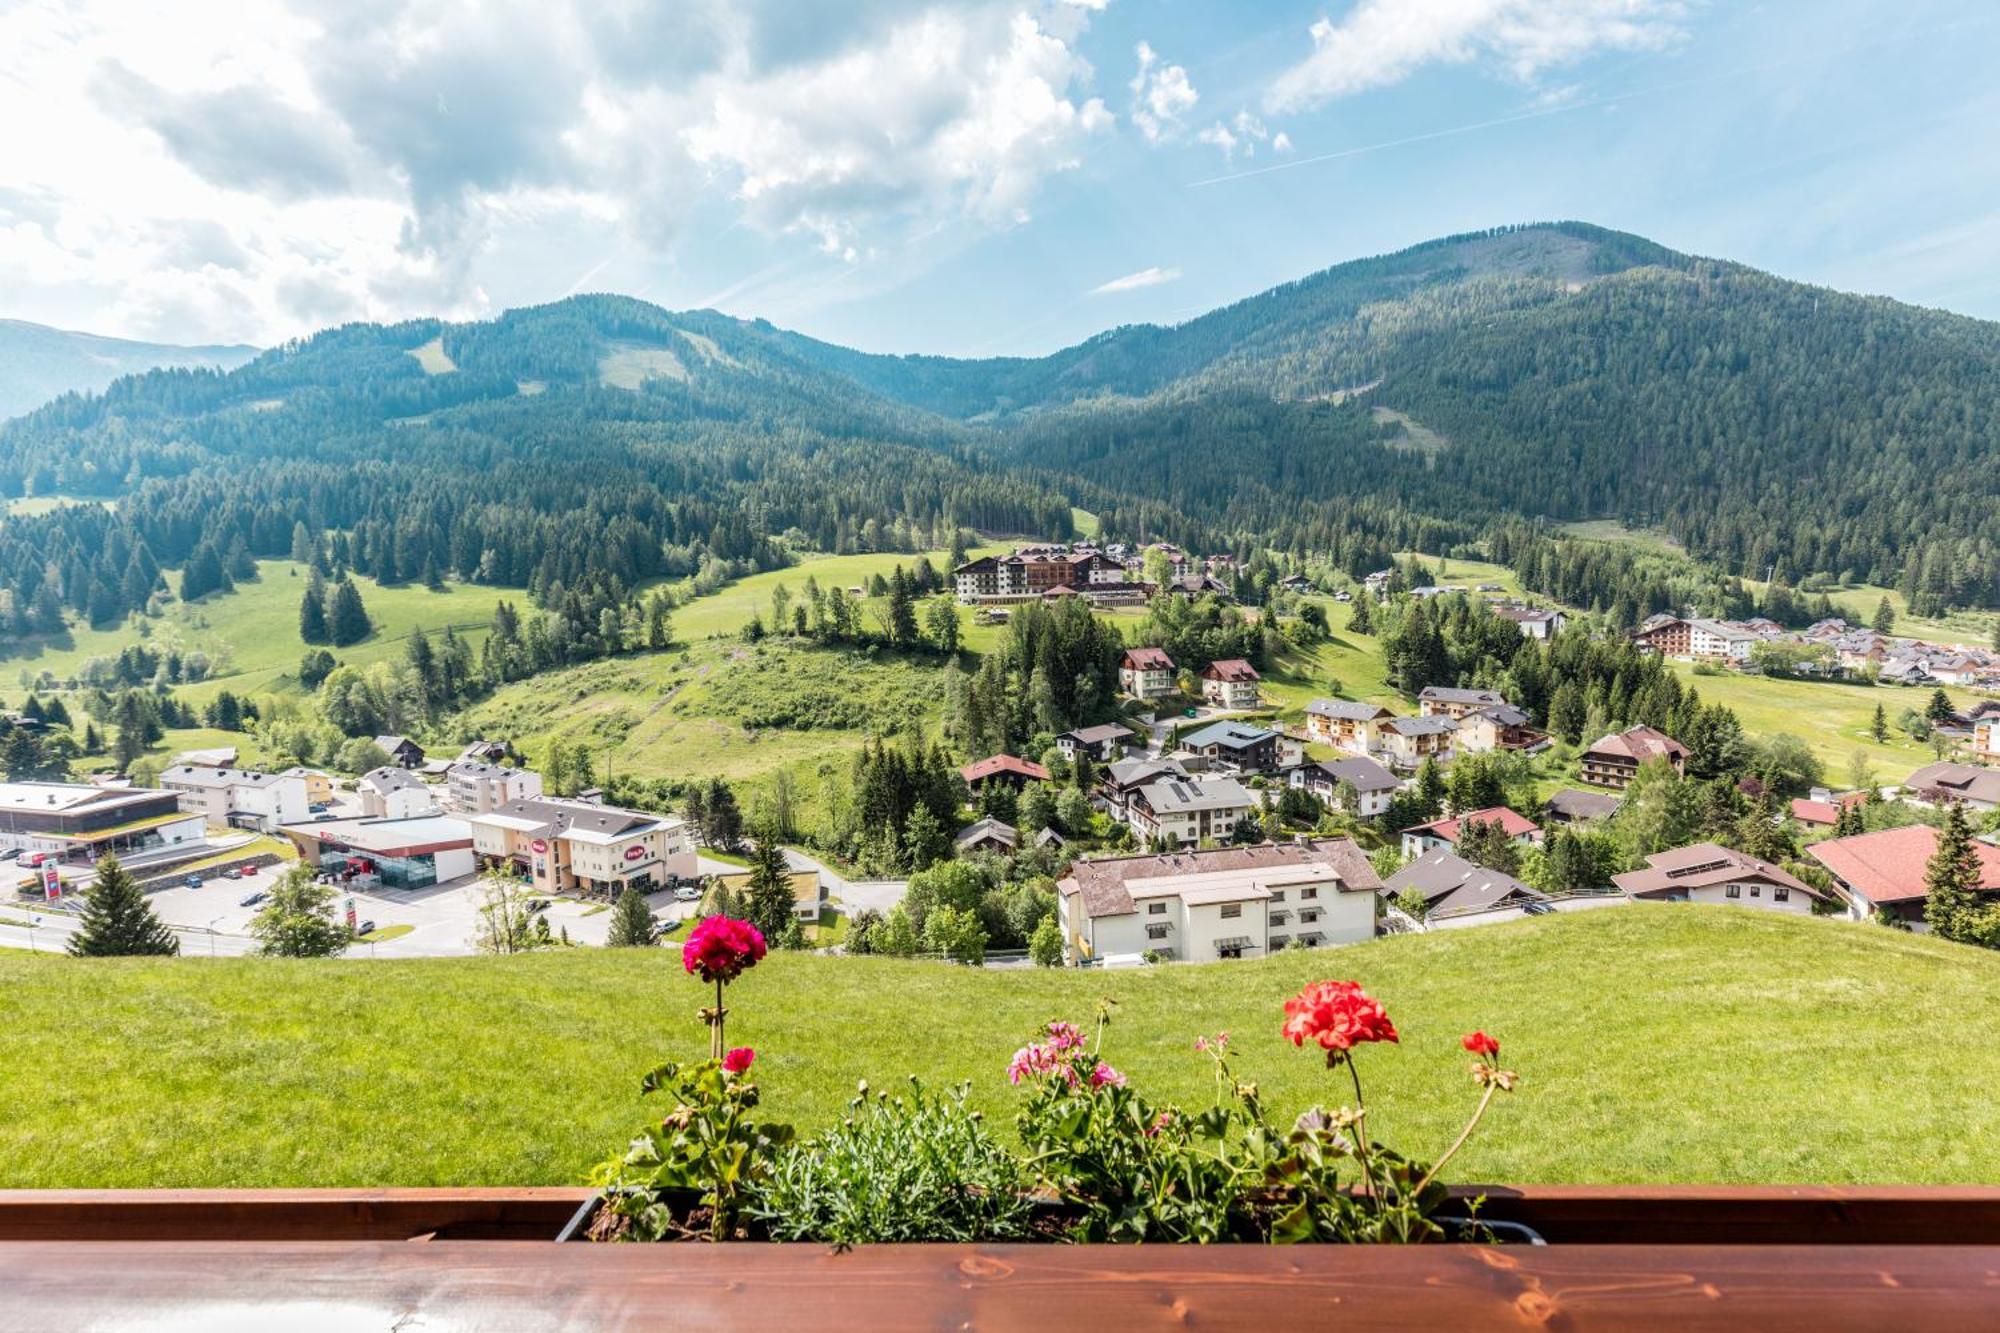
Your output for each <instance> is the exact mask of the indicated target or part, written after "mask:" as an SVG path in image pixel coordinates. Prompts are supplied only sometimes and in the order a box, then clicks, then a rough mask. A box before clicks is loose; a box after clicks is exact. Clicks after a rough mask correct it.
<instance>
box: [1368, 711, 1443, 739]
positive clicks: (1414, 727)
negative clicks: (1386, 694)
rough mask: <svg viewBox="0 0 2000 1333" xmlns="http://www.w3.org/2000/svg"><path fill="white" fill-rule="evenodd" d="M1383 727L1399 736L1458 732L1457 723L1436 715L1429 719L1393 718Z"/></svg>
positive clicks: (1437, 734)
mask: <svg viewBox="0 0 2000 1333" xmlns="http://www.w3.org/2000/svg"><path fill="white" fill-rule="evenodd" d="M1382 726H1383V727H1384V728H1385V729H1387V730H1389V731H1393V732H1395V733H1396V734H1397V735H1398V736H1439V735H1442V734H1444V733H1445V732H1447V731H1457V730H1458V723H1457V722H1456V721H1454V720H1453V719H1451V718H1448V717H1443V716H1440V715H1438V714H1435V713H1434V714H1432V715H1431V716H1429V717H1392V718H1390V719H1389V720H1388V721H1387V722H1384V723H1383V724H1382Z"/></svg>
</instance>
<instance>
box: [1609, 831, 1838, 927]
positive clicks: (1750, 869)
mask: <svg viewBox="0 0 2000 1333" xmlns="http://www.w3.org/2000/svg"><path fill="white" fill-rule="evenodd" d="M1611 882H1612V883H1614V884H1616V885H1617V886H1618V887H1619V888H1620V889H1622V890H1624V892H1625V896H1626V897H1628V898H1630V899H1632V900H1633V901H1634V902H1666V903H1690V902H1691V903H1729V904H1731V905H1734V906H1741V907H1758V908H1762V909H1764V910H1765V911H1771V912H1792V913H1796V914H1798V915H1800V916H1804V915H1806V914H1808V913H1810V912H1811V911H1812V909H1813V904H1814V903H1816V902H1824V901H1826V895H1825V894H1824V893H1822V892H1820V891H1819V890H1818V889H1815V888H1814V887H1813V886H1812V885H1810V884H1807V883H1806V882H1805V881H1803V880H1801V879H1798V878H1796V877H1794V876H1792V875H1789V874H1786V873H1785V872H1784V871H1782V870H1780V869H1778V867H1776V866H1774V865H1772V864H1771V863H1770V862H1769V861H1760V860H1758V859H1757V858H1756V857H1754V856H1751V855H1749V854H1748V853H1745V852H1739V851H1733V850H1731V849H1730V848H1728V847H1723V846H1720V845H1718V844H1716V843H1712V842H1702V843H1696V844H1695V845H1694V846H1692V847H1677V848H1675V849H1674V850H1673V851H1670V852H1655V853H1654V854H1653V855H1651V856H1649V857H1647V858H1646V867H1645V869H1643V870H1629V871H1627V872H1626V873H1624V874H1622V875H1613V876H1612V877H1611Z"/></svg>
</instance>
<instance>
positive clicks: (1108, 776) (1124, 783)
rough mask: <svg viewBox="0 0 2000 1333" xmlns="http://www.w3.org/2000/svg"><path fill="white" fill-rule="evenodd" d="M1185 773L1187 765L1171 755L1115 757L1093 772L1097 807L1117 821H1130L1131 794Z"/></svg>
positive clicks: (1185, 775) (1186, 774)
mask: <svg viewBox="0 0 2000 1333" xmlns="http://www.w3.org/2000/svg"><path fill="white" fill-rule="evenodd" d="M1187 776H1188V771H1187V769H1186V768H1185V767H1184V766H1183V765H1181V764H1179V763H1176V762H1175V761H1174V760H1172V759H1121V760H1117V761H1115V762H1113V763H1112V764H1110V765H1109V766H1108V767H1106V768H1105V769H1104V770H1103V771H1102V772H1101V773H1099V774H1098V775H1097V800H1098V808H1100V809H1101V810H1103V811H1104V813H1106V814H1108V815H1110V816H1111V817H1112V818H1113V819H1115V820H1117V821H1118V822H1119V823H1121V824H1125V823H1130V822H1131V821H1130V819H1129V818H1128V817H1127V816H1128V815H1129V813H1130V811H1131V808H1132V797H1133V796H1135V795H1136V794H1137V793H1138V791H1139V789H1140V788H1141V787H1144V786H1146V785H1147V784H1149V783H1153V782H1158V781H1160V780H1161V779H1162V778H1185V777H1187Z"/></svg>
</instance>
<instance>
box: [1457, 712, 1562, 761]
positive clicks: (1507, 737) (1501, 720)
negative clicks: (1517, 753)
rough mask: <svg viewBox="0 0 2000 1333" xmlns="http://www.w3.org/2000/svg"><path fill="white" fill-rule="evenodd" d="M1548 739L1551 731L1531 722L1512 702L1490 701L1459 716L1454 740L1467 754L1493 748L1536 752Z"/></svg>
mask: <svg viewBox="0 0 2000 1333" xmlns="http://www.w3.org/2000/svg"><path fill="white" fill-rule="evenodd" d="M1548 743H1549V737H1548V733H1547V732H1542V731H1537V730H1535V729H1534V728H1533V727H1531V726H1529V725H1528V715H1527V714H1526V713H1524V712H1522V711H1521V710H1520V709H1518V708H1516V707H1514V705H1512V704H1491V705H1488V706H1487V707H1485V708H1475V709H1473V710H1472V711H1471V712H1469V713H1466V714H1465V715H1464V716H1463V717H1461V718H1459V719H1458V739H1457V740H1456V741H1455V742H1454V744H1455V745H1456V746H1457V748H1458V749H1459V750H1460V751H1461V752H1462V753H1465V754H1484V753H1487V752H1489V751H1492V750H1525V751H1529V752H1533V751H1535V750H1539V749H1541V748H1543V747H1544V746H1546V745H1547V744H1548Z"/></svg>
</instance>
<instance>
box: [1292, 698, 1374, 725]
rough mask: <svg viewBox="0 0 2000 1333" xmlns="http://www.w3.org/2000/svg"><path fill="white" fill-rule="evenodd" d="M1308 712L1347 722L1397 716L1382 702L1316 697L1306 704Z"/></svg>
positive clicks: (1371, 720)
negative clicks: (1369, 702)
mask: <svg viewBox="0 0 2000 1333" xmlns="http://www.w3.org/2000/svg"><path fill="white" fill-rule="evenodd" d="M1306 712H1307V713H1308V714H1317V715H1318V716H1320V717H1332V718H1339V719H1341V720H1342V721H1345V722H1373V721H1375V720H1376V719H1377V718H1384V717H1394V716H1395V714H1394V713H1391V712H1390V711H1389V710H1388V709H1386V708H1384V707H1383V706H1382V705H1381V704H1365V703H1362V702H1361V701H1360V700H1358V699H1315V700H1313V701H1312V702H1311V703H1309V704H1307V705H1306Z"/></svg>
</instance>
